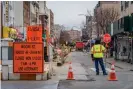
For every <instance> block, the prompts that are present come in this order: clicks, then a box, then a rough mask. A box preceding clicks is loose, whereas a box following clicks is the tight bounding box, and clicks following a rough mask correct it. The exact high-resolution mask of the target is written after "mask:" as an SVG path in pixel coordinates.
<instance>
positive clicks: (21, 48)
mask: <svg viewBox="0 0 133 89" xmlns="http://www.w3.org/2000/svg"><path fill="white" fill-rule="evenodd" d="M13 53H14V55H13V72H14V73H23V74H24V73H25V74H36V73H43V71H44V56H43V55H44V52H43V43H33V42H30V43H29V42H14V44H13Z"/></svg>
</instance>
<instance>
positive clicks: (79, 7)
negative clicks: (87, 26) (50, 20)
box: [47, 1, 97, 29]
mask: <svg viewBox="0 0 133 89" xmlns="http://www.w3.org/2000/svg"><path fill="white" fill-rule="evenodd" d="M96 4H97V1H47V7H48V8H49V9H51V10H52V11H53V13H54V23H55V24H60V25H64V26H65V27H67V28H69V29H71V28H72V27H73V26H76V27H74V28H75V29H76V28H77V29H79V27H81V26H82V22H85V16H84V15H81V16H79V14H85V15H86V14H87V10H89V11H91V12H93V9H94V7H95V6H96Z"/></svg>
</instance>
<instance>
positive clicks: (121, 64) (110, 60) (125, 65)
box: [107, 58, 133, 71]
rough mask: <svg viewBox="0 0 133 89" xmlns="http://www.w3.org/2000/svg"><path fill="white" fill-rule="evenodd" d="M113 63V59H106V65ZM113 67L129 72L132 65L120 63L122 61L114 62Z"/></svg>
mask: <svg viewBox="0 0 133 89" xmlns="http://www.w3.org/2000/svg"><path fill="white" fill-rule="evenodd" d="M113 61H114V58H108V59H107V63H108V64H112V62H113ZM115 67H118V68H120V69H123V70H128V71H129V70H131V69H132V68H133V64H129V63H126V62H122V61H120V60H118V61H115Z"/></svg>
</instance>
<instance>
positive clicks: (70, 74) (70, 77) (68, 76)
mask: <svg viewBox="0 0 133 89" xmlns="http://www.w3.org/2000/svg"><path fill="white" fill-rule="evenodd" d="M71 64H72V63H71V62H70V63H69V70H68V75H67V80H74V75H73V71H72V65H71Z"/></svg>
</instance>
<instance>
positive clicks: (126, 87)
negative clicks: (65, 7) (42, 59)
mask: <svg viewBox="0 0 133 89" xmlns="http://www.w3.org/2000/svg"><path fill="white" fill-rule="evenodd" d="M70 61H72V66H73V71H74V74H75V75H74V76H75V80H71V81H68V80H66V78H67V72H68V66H69V64H64V65H63V66H62V67H57V66H56V67H55V71H56V76H53V78H52V79H51V80H48V81H2V82H1V89H113V88H114V89H133V72H130V71H125V70H122V69H120V68H117V67H115V69H116V74H117V78H118V81H108V80H107V78H108V76H103V75H102V72H101V74H100V75H99V76H96V75H95V74H96V72H95V68H94V63H93V62H92V61H91V58H90V55H89V54H88V53H83V52H72V53H70V54H69V56H68V58H67V60H66V62H70ZM110 66H111V65H110V64H107V68H106V69H107V71H108V72H109V71H110Z"/></svg>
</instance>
